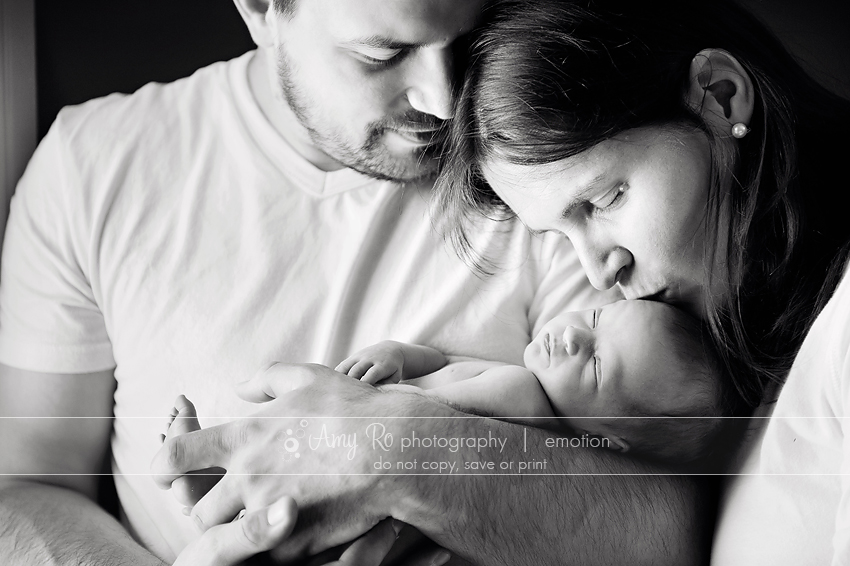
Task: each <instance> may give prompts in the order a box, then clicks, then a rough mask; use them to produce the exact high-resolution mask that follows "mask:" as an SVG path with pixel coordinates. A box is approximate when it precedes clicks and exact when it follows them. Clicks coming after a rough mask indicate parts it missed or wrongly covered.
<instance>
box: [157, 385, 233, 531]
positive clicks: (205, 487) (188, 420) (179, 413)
mask: <svg viewBox="0 0 850 566" xmlns="http://www.w3.org/2000/svg"><path fill="white" fill-rule="evenodd" d="M198 430H201V423H200V422H198V413H197V411H196V410H195V406H194V405H193V404H192V402H191V401H189V400H188V399H187V398H186V397H184V396H183V395H180V396H179V397H178V398H177V400H176V401H175V402H174V408H172V409H171V414H170V415H169V419H168V426H167V427H166V430H165V434H163V435H161V437H162V441H163V442H165V441H166V440H168V439H170V438H174V437H176V436H180V435H181V434H186V433H189V432H195V431H198ZM224 473H225V470H223V469H222V468H208V469H206V470H198V471H195V472H189V474H188V475H185V476H182V477H179V478H177V479H176V480H174V481H173V482H172V483H171V492H172V493H173V494H174V497H175V499H177V501H179V502H180V503H182V504H183V505H185V506H186V507H184V509H183V514H184V515H189V514H190V513H191V511H192V507H193V506H194V505H195V503H197V502H198V501H200V499H201V498H202V497H203V496H204V495H206V493H207V492H208V491H209V490H210V489H212V487H213V486H214V485H215V484H217V483H218V480H220V479H221V476H222V475H224Z"/></svg>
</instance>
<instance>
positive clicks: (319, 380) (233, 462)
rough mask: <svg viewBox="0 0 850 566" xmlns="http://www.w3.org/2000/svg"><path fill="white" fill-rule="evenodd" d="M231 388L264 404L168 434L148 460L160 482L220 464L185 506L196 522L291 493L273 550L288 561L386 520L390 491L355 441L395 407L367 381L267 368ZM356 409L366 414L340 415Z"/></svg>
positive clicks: (304, 368)
mask: <svg viewBox="0 0 850 566" xmlns="http://www.w3.org/2000/svg"><path fill="white" fill-rule="evenodd" d="M239 393H240V396H242V397H243V398H245V399H247V400H250V401H254V402H264V401H267V403H266V404H265V406H264V408H263V410H262V411H260V412H259V413H257V414H256V415H254V417H252V418H248V419H242V420H238V421H233V422H230V423H226V424H224V425H219V426H217V427H212V428H208V429H204V430H200V431H196V432H192V433H189V434H185V435H181V436H177V437H175V438H171V439H168V440H167V441H166V442H165V444H164V445H163V447H162V449H161V450H160V451H159V452H158V453H157V455H156V456H155V458H154V461H153V464H152V471H153V473H154V475H155V479H156V481H157V483H158V484H159V485H160V486H161V487H163V488H168V487H169V486H170V485H171V483H172V482H173V481H174V480H175V479H177V478H178V477H180V476H181V475H183V474H185V473H187V472H189V471H192V470H198V469H203V468H210V467H215V466H218V467H222V468H225V469H226V470H227V474H226V475H225V476H224V478H223V479H222V480H221V481H220V482H219V483H218V484H217V485H216V486H215V487H214V488H213V489H212V490H211V491H210V492H209V493H208V494H207V495H206V496H205V497H203V498H202V499H201V500H200V501H199V502H198V503H197V505H195V507H194V509H193V511H192V516H193V518H194V519H195V521H196V522H197V523H198V524H199V526H201V528H210V527H212V526H214V525H218V524H221V523H226V522H228V521H230V520H231V519H232V518H233V517H234V516H236V514H237V513H238V512H239V511H240V510H242V509H246V510H247V511H249V512H251V511H254V510H257V509H261V508H263V507H265V506H266V505H267V504H268V503H269V502H271V501H276V500H278V499H280V498H281V497H283V496H291V497H293V498H294V499H295V500H296V501H297V502H298V505H299V507H300V509H301V520H300V521H299V523H298V525H297V527H296V529H295V531H294V532H293V533H292V536H291V537H290V538H289V539H287V540H286V541H285V543H284V545H283V546H282V547H280V548H279V549H278V550H277V551H276V552H275V556H276V557H278V558H280V559H289V558H293V557H298V556H303V555H305V554H310V555H312V554H316V553H318V552H320V551H322V550H325V549H326V548H329V547H333V546H337V545H339V544H342V543H345V542H348V541H350V540H352V539H355V538H356V537H358V536H360V535H362V534H363V533H365V532H366V531H368V530H369V529H371V528H372V527H374V526H375V525H376V524H377V523H378V522H379V521H381V520H382V519H385V518H386V517H388V516H389V512H388V509H390V507H391V505H390V499H391V497H392V494H391V493H388V492H387V491H386V489H384V490H378V489H377V478H378V476H376V475H375V471H374V469H373V465H372V464H373V463H374V462H373V461H372V460H374V458H372V459H370V458H369V457H368V455H367V454H366V447H365V446H363V445H362V444H361V445H360V446H358V445H357V443H358V442H359V443H365V439H366V438H367V433H366V429H367V427H368V426H369V425H370V424H371V423H373V422H381V423H383V424H385V425H386V426H388V427H389V426H391V425H390V424H389V423H391V422H392V419H388V420H385V419H381V417H384V416H392V415H393V414H399V413H400V412H401V410H402V409H401V408H398V407H392V406H390V405H389V404H388V403H387V402H386V401H384V400H383V398H384V397H386V396H385V395H383V394H382V393H381V392H380V391H378V390H376V389H375V388H374V387H372V386H370V385H367V384H365V383H362V382H360V381H356V380H353V379H350V378H348V377H346V376H344V375H342V374H340V373H337V372H334V371H332V370H330V369H328V368H326V367H324V366H318V365H284V364H276V365H274V366H272V367H270V368H268V369H266V370H264V371H263V372H262V375H261V376H260V377H258V378H255V379H254V380H252V381H250V382H247V383H246V384H244V385H243V386H242V387H241V388H240V390H239ZM278 396H280V398H278V399H275V397H278ZM352 407H356V408H357V409H358V410H359V412H358V413H357V414H356V415H353V414H352V410H351V408H352ZM364 411H369V412H364ZM362 415H369V416H374V417H375V418H374V419H363V418H345V417H348V416H356V417H361V416H362ZM329 417H333V418H329Z"/></svg>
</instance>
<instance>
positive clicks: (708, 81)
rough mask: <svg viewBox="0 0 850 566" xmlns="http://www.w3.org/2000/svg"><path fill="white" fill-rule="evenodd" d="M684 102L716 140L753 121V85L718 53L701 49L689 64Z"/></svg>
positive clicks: (730, 58) (724, 54) (738, 66)
mask: <svg viewBox="0 0 850 566" xmlns="http://www.w3.org/2000/svg"><path fill="white" fill-rule="evenodd" d="M689 81H690V82H689V85H690V86H689V88H688V94H687V102H688V104H689V105H690V106H691V108H693V109H694V110H696V111H697V112H698V113H699V114H700V115H701V116H702V118H703V120H705V122H706V124H708V125H709V126H710V127H712V128H713V129H714V131H715V134H716V135H718V136H719V137H730V136H731V135H732V126H734V125H735V124H738V123H742V124H744V125H749V123H750V120H751V119H752V117H753V104H754V101H755V93H754V91H753V82H752V80H751V79H750V76H749V75H748V74H747V72H746V71H745V70H744V68H743V67H742V66H741V64H740V63H738V60H737V59H735V58H734V57H733V56H732V55H730V54H729V53H727V52H725V51H723V50H722V49H703V50H702V51H700V52H699V53H697V55H696V57H694V58H693V60H692V61H691V68H690V79H689Z"/></svg>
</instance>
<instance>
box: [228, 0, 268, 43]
mask: <svg viewBox="0 0 850 566" xmlns="http://www.w3.org/2000/svg"><path fill="white" fill-rule="evenodd" d="M233 3H234V4H236V9H237V10H239V15H240V16H242V19H243V20H244V21H245V25H246V26H248V31H249V32H251V39H253V40H254V43H256V44H257V47H270V46H272V45H274V36H273V34H272V30H271V29H270V27H269V22H270V21H271V20H270V17H272V16H274V13H273V10H274V9H273V8H272V0H233ZM270 11H271V12H270Z"/></svg>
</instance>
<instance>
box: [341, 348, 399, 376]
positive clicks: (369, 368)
mask: <svg viewBox="0 0 850 566" xmlns="http://www.w3.org/2000/svg"><path fill="white" fill-rule="evenodd" d="M403 370H404V351H403V350H402V345H401V344H400V343H398V342H393V341H392V340H384V341H383V342H378V343H377V344H375V345H374V346H369V347H368V348H363V349H362V350H360V351H359V352H357V353H356V354H354V355H353V356H350V357H349V358H347V359H345V360H344V361H343V362H342V363H340V364H339V365H338V366H336V370H335V371H338V372H340V373H344V374H347V375H348V376H350V377H353V378H355V379H359V380H361V381H365V382H366V383H372V384H375V383H378V382H379V381H386V382H388V383H398V382H399V381H401V373H402V371H403Z"/></svg>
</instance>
